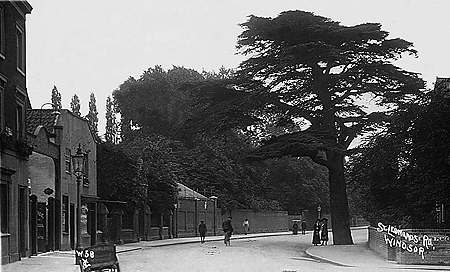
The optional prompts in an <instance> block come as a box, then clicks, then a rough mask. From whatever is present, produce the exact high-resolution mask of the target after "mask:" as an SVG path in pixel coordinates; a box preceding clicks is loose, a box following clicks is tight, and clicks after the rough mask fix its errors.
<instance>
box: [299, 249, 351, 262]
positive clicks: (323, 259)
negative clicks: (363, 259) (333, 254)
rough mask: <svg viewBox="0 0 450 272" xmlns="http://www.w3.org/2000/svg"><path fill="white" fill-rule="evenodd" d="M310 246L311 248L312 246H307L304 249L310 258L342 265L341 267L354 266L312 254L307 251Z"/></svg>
mask: <svg viewBox="0 0 450 272" xmlns="http://www.w3.org/2000/svg"><path fill="white" fill-rule="evenodd" d="M310 248H312V247H309V248H307V249H306V250H305V254H306V255H308V257H310V258H312V259H315V260H320V261H323V262H326V263H330V264H334V265H337V266H342V267H356V266H354V265H348V264H343V263H339V262H336V261H332V260H330V259H327V258H324V257H321V256H318V255H314V254H312V253H311V252H309V249H310Z"/></svg>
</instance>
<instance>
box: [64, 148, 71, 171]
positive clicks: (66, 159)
mask: <svg viewBox="0 0 450 272" xmlns="http://www.w3.org/2000/svg"><path fill="white" fill-rule="evenodd" d="M70 158H71V156H70V148H66V153H65V154H64V162H65V165H66V172H67V173H71V170H70Z"/></svg>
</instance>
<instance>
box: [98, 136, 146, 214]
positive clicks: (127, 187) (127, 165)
mask: <svg viewBox="0 0 450 272" xmlns="http://www.w3.org/2000/svg"><path fill="white" fill-rule="evenodd" d="M97 180H98V195H99V196H100V197H101V198H103V199H109V200H121V201H125V202H127V203H129V204H130V205H131V206H135V207H136V206H141V207H142V205H144V204H149V202H148V200H147V196H146V195H145V187H143V185H142V182H141V177H140V173H139V168H138V166H137V163H136V161H135V160H133V159H131V158H130V157H129V156H127V155H126V154H125V153H124V152H123V151H122V150H121V149H120V148H118V147H117V146H115V145H112V144H110V143H99V144H97Z"/></svg>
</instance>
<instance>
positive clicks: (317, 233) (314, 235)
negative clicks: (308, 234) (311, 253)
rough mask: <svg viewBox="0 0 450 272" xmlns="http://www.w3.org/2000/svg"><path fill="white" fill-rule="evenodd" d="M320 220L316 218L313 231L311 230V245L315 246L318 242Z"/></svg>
mask: <svg viewBox="0 0 450 272" xmlns="http://www.w3.org/2000/svg"><path fill="white" fill-rule="evenodd" d="M320 227H321V224H320V220H319V219H317V221H316V223H314V232H313V240H312V243H313V245H315V246H317V245H318V244H320V236H319V235H320Z"/></svg>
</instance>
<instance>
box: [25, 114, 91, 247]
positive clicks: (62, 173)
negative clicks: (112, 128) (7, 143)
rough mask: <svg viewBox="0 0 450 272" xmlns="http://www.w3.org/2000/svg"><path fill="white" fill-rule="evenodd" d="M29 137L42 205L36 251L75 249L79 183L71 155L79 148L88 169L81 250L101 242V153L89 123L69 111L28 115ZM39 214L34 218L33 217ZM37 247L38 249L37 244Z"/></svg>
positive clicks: (31, 169) (33, 180) (34, 190)
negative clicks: (98, 223)
mask: <svg viewBox="0 0 450 272" xmlns="http://www.w3.org/2000/svg"><path fill="white" fill-rule="evenodd" d="M26 127H27V134H28V135H29V142H30V143H31V144H32V145H33V148H34V150H33V153H32V154H31V155H30V158H29V162H28V167H27V170H28V172H27V173H28V177H29V179H30V188H31V194H32V197H33V198H35V199H36V201H37V207H36V208H37V213H36V221H37V222H36V226H33V227H32V234H33V235H31V240H32V241H35V242H36V247H37V248H36V247H34V248H33V252H35V251H36V252H45V251H48V250H55V249H61V250H68V249H74V248H75V245H76V243H77V241H76V237H77V235H76V226H77V219H76V218H77V216H76V209H77V204H78V203H77V197H76V195H77V182H76V177H75V175H74V173H73V169H72V168H73V166H72V155H73V154H75V152H76V150H77V148H78V147H79V146H80V147H81V149H82V150H83V151H84V152H85V154H84V156H85V161H86V163H85V166H84V168H85V170H86V173H85V175H84V177H83V178H82V179H83V180H82V182H81V186H80V194H81V203H80V206H81V217H80V222H79V223H80V230H81V235H80V246H82V247H83V246H88V245H93V244H95V243H96V242H97V200H98V197H97V165H96V162H97V154H96V152H97V148H96V140H95V137H94V135H93V134H92V133H91V131H90V129H89V125H88V122H87V120H86V119H84V118H82V117H79V116H77V115H75V114H73V113H72V112H70V111H69V110H64V109H63V110H60V111H55V110H43V109H32V110H28V115H27V122H26ZM33 216H34V214H32V217H33ZM34 232H36V235H34ZM33 245H34V244H33Z"/></svg>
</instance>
